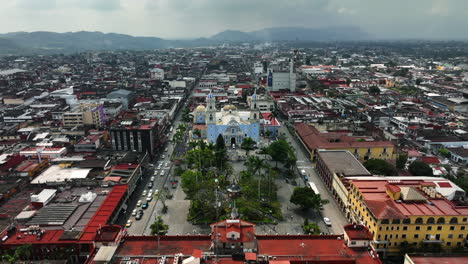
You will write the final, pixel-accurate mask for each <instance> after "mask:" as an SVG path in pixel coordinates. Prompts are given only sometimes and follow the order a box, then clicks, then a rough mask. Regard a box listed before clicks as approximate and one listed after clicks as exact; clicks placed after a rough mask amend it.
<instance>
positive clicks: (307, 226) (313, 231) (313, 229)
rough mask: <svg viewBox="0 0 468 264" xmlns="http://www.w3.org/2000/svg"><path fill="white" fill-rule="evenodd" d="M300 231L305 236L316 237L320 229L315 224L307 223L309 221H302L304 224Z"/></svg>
mask: <svg viewBox="0 0 468 264" xmlns="http://www.w3.org/2000/svg"><path fill="white" fill-rule="evenodd" d="M302 230H304V233H305V234H307V235H318V234H320V227H319V226H318V225H317V223H315V222H311V223H310V222H309V219H307V218H306V219H304V224H302Z"/></svg>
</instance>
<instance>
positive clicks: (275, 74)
mask: <svg viewBox="0 0 468 264" xmlns="http://www.w3.org/2000/svg"><path fill="white" fill-rule="evenodd" d="M267 84H268V85H267V89H268V91H270V92H272V91H273V92H276V91H280V90H289V91H290V92H295V91H296V73H295V72H294V63H293V61H291V62H290V63H289V71H275V70H274V69H270V70H269V71H268V80H267Z"/></svg>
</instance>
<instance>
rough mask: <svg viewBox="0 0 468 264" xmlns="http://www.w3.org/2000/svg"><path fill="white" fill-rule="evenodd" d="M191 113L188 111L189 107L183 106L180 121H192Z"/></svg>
mask: <svg viewBox="0 0 468 264" xmlns="http://www.w3.org/2000/svg"><path fill="white" fill-rule="evenodd" d="M192 118H193V116H192V114H191V113H190V109H188V108H185V109H184V110H183V111H182V121H183V122H190V121H192Z"/></svg>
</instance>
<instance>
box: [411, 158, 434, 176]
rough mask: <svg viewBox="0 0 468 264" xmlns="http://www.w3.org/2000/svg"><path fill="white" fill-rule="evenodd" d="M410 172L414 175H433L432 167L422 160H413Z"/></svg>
mask: <svg viewBox="0 0 468 264" xmlns="http://www.w3.org/2000/svg"><path fill="white" fill-rule="evenodd" d="M408 169H409V172H410V173H411V174H413V175H414V176H432V175H433V173H432V168H431V167H429V165H427V164H426V163H424V162H422V161H413V163H411V164H410V165H409V167H408Z"/></svg>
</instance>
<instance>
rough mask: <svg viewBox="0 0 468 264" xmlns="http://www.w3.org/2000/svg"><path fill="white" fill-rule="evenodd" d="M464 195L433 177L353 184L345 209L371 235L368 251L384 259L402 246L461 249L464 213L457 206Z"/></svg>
mask: <svg viewBox="0 0 468 264" xmlns="http://www.w3.org/2000/svg"><path fill="white" fill-rule="evenodd" d="M457 193H458V194H457ZM452 194H454V195H452ZM464 195H465V194H464V192H463V191H462V190H461V189H460V188H458V187H457V186H456V185H454V184H453V183H452V182H450V181H448V180H446V179H441V178H436V177H404V178H403V177H399V178H397V177H393V178H372V179H353V180H351V181H350V191H349V205H350V212H351V218H352V220H353V221H354V222H356V223H360V224H362V225H365V226H367V227H368V228H369V230H370V231H371V233H372V235H373V238H374V239H373V241H372V246H373V248H374V249H375V250H376V251H377V252H381V253H382V254H384V255H389V254H392V253H397V252H399V250H400V246H401V245H402V243H406V242H407V243H409V244H410V245H414V246H422V247H424V246H427V245H429V244H434V243H435V244H439V245H441V247H442V248H454V247H462V246H464V247H466V241H467V240H468V207H466V206H457V205H456V203H457V200H458V199H460V197H464ZM449 199H453V200H449Z"/></svg>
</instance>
